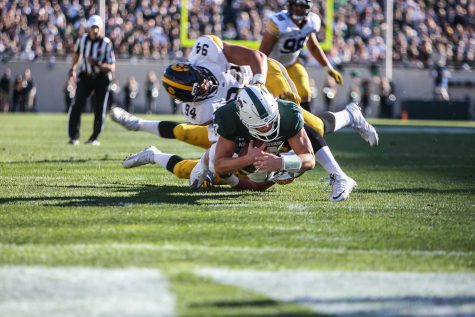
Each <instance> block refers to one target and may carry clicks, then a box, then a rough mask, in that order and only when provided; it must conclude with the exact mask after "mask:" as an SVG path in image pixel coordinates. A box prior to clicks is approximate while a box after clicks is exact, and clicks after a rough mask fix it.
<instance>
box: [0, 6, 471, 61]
mask: <svg viewBox="0 0 475 317" xmlns="http://www.w3.org/2000/svg"><path fill="white" fill-rule="evenodd" d="M188 3H189V11H188V22H189V29H188V37H189V38H191V39H194V38H197V37H198V36H199V35H202V34H215V35H217V36H218V37H222V38H224V39H244V40H256V41H260V39H261V34H262V32H263V28H264V25H265V23H266V22H267V19H268V18H269V16H270V14H271V13H272V12H276V11H279V10H281V9H283V8H284V7H285V5H286V3H287V1H286V0H277V1H275V0H274V1H271V0H259V1H250V0H240V1H231V0H226V1H224V0H213V1H203V0H189V2H188ZM385 3H386V1H382V0H364V1H362V0H359V1H357V0H351V1H348V0H341V1H335V2H334V6H335V7H334V9H335V10H334V12H335V14H334V21H333V31H334V47H333V49H332V51H333V52H332V54H331V55H332V56H334V57H335V59H337V60H340V61H341V62H342V63H371V62H376V63H378V62H382V61H383V60H384V55H385V45H384V30H385V29H386V23H385V19H384V16H385V11H384V10H385V8H384V6H385ZM105 4H106V21H105V22H106V28H105V32H106V36H108V37H109V38H110V39H111V40H112V42H113V44H114V48H115V50H116V52H117V56H118V57H119V58H130V57H132V56H134V57H137V58H149V59H175V58H182V57H183V56H184V53H186V52H185V50H186V49H183V48H181V47H180V9H181V1H180V0H166V1H165V0H151V1H136V0H133V1H132V0H119V1H115V0H106V1H105ZM312 11H313V12H315V13H316V14H318V15H319V16H320V17H322V21H323V23H325V19H324V18H323V17H324V16H325V1H314V6H313V7H312ZM97 13H98V5H97V3H96V1H90V0H86V1H79V0H64V1H51V0H44V1H38V0H22V1H3V7H2V14H1V16H0V19H1V21H0V58H2V59H6V58H9V57H11V56H14V57H18V58H22V59H27V60H33V59H35V58H38V57H43V56H50V55H55V56H59V57H65V56H68V54H70V53H72V51H73V49H74V40H73V39H74V38H75V37H80V36H81V35H82V34H84V32H85V17H87V16H91V15H93V14H97ZM474 25H475V3H474V1H473V0H460V1H454V0H450V1H442V0H410V1H402V0H396V1H394V47H393V49H394V56H393V57H394V61H395V64H398V63H399V64H402V65H407V66H415V67H430V66H431V65H429V64H430V63H429V58H428V57H429V56H430V55H431V50H432V49H433V47H432V44H431V43H436V42H438V41H440V42H443V43H446V45H447V46H448V47H449V50H450V51H451V52H450V54H449V56H448V59H447V64H446V65H448V66H453V65H455V66H463V67H465V68H466V67H473V64H474V62H475V35H474V31H473V30H474ZM320 33H321V34H319V39H320V40H324V38H323V36H324V32H320Z"/></svg>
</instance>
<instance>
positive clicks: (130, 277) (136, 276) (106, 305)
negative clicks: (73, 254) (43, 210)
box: [0, 266, 175, 317]
mask: <svg viewBox="0 0 475 317" xmlns="http://www.w3.org/2000/svg"><path fill="white" fill-rule="evenodd" d="M0 316H15V317H31V316H38V317H40V316H48V317H64V316H68V317H84V316H88V317H96V316H121V317H129V316H130V317H132V316H141V317H142V316H143V317H152V316H153V317H169V316H175V297H174V295H172V294H171V293H170V291H169V286H168V282H167V280H166V279H165V278H164V276H163V275H162V274H161V273H160V271H158V270H155V269H138V268H125V269H116V268H114V269H105V268H82V267H70V268H69V267H61V268H47V267H38V266H34V267H29V266H3V267H0Z"/></svg>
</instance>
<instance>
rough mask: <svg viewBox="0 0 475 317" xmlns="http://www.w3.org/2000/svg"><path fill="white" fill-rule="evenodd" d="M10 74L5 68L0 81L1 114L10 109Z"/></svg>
mask: <svg viewBox="0 0 475 317" xmlns="http://www.w3.org/2000/svg"><path fill="white" fill-rule="evenodd" d="M11 77H12V72H11V70H10V68H6V69H5V72H4V73H3V76H2V78H1V79H0V106H1V109H2V111H3V112H8V110H9V108H10V87H11V84H12V78H11Z"/></svg>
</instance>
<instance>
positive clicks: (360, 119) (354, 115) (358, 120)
mask: <svg viewBox="0 0 475 317" xmlns="http://www.w3.org/2000/svg"><path fill="white" fill-rule="evenodd" d="M345 110H347V111H348V112H349V113H350V115H351V119H352V123H351V127H352V128H353V129H355V130H356V132H358V134H359V135H360V136H361V137H362V138H363V140H365V141H366V142H368V143H369V145H370V146H375V145H378V142H379V136H378V132H376V129H375V128H374V127H373V126H372V125H371V124H369V123H368V121H366V119H365V118H364V116H363V113H362V112H361V109H360V107H359V106H358V105H357V104H355V103H350V104H349V105H347V106H346V108H345Z"/></svg>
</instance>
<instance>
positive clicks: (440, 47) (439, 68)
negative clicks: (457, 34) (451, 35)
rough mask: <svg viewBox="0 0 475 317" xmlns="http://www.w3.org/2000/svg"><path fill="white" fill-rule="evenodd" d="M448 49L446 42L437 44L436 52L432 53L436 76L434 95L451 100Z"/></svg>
mask: <svg viewBox="0 0 475 317" xmlns="http://www.w3.org/2000/svg"><path fill="white" fill-rule="evenodd" d="M447 56H448V51H447V47H446V45H445V44H444V43H442V42H439V43H437V44H436V49H435V52H434V53H433V55H432V59H433V65H434V66H433V70H432V76H433V77H434V97H435V99H437V100H449V99H450V97H449V77H450V72H449V70H448V69H447V66H446V65H447Z"/></svg>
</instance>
